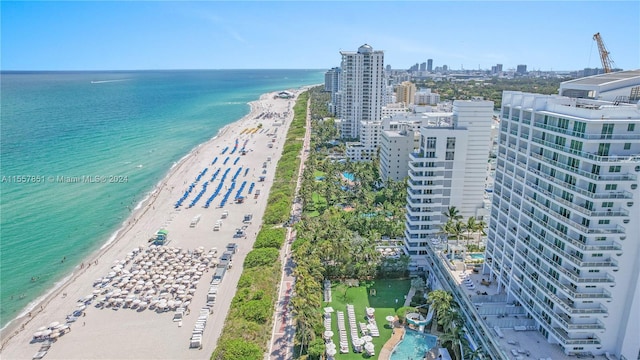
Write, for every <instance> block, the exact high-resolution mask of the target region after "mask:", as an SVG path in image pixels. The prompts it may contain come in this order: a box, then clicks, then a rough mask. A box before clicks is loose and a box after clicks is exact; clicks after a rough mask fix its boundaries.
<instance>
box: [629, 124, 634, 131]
mask: <svg viewBox="0 0 640 360" xmlns="http://www.w3.org/2000/svg"><path fill="white" fill-rule="evenodd" d="M635 129H636V124H629V125H627V131H634V130H635Z"/></svg>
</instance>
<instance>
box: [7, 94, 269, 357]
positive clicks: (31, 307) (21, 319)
mask: <svg viewBox="0 0 640 360" xmlns="http://www.w3.org/2000/svg"><path fill="white" fill-rule="evenodd" d="M263 95H264V94H263ZM261 96H262V95H261ZM253 102H254V101H251V102H249V105H250V106H252V105H251V103H253ZM252 112H253V109H250V110H249V114H247V115H245V116H243V117H242V118H240V119H239V120H236V121H234V122H233V123H230V124H227V125H225V126H223V127H222V128H220V130H218V132H217V133H216V135H214V136H213V137H212V138H210V139H208V140H207V141H205V142H203V143H200V144H198V145H196V146H195V147H194V148H193V149H191V150H190V151H189V152H188V153H187V154H186V155H184V156H183V157H181V158H180V159H179V160H178V161H176V162H174V163H173V164H172V165H171V167H169V170H167V172H166V174H165V175H164V176H163V177H162V179H161V180H160V181H159V182H158V183H157V184H156V185H155V186H154V187H153V190H151V191H148V192H147V193H146V194H145V196H144V197H143V198H142V199H141V200H140V201H139V202H138V203H137V204H136V206H135V207H134V208H133V211H132V212H131V214H129V216H128V217H127V218H126V219H125V220H124V221H123V222H122V223H121V224H120V227H119V228H118V229H116V230H114V231H113V232H112V233H111V235H109V237H108V238H107V240H106V241H105V242H104V243H103V244H102V245H100V247H99V248H98V249H97V250H94V251H93V252H91V253H90V254H89V255H88V256H87V258H93V259H94V260H93V261H95V259H97V258H100V257H101V256H102V255H103V253H104V252H106V251H107V250H108V249H109V248H110V247H111V246H113V245H114V243H116V242H118V240H120V238H121V237H123V236H124V235H125V234H126V233H127V232H128V231H129V230H130V228H131V227H132V226H133V225H132V224H131V221H132V220H135V219H136V215H137V212H138V211H140V209H144V208H148V206H149V205H151V206H153V202H151V203H147V202H148V201H149V200H150V199H152V198H153V195H154V194H157V193H158V192H160V191H161V190H162V187H163V186H164V183H166V181H167V179H168V178H169V177H171V176H172V173H173V171H174V170H176V169H179V168H180V167H181V166H182V164H184V163H185V162H187V161H188V159H189V158H190V157H192V156H193V155H194V154H195V153H196V151H197V150H198V148H200V147H203V146H206V145H207V144H209V143H210V142H213V141H215V140H216V139H217V138H218V137H219V136H221V135H222V134H223V132H224V131H226V128H228V127H230V126H233V125H234V124H236V123H240V122H241V121H242V120H244V118H245V117H247V116H249V115H250V114H251V113H252ZM144 213H145V212H143V213H142V214H141V216H142V215H144ZM93 261H88V263H92V262H93ZM79 267H80V265H76V266H75V267H74V268H73V270H72V272H71V273H69V274H67V275H65V276H64V277H63V278H62V279H61V280H59V281H56V282H55V283H54V284H53V286H52V287H51V288H50V289H49V290H47V291H46V292H45V294H44V295H42V296H39V297H38V298H36V299H35V300H33V301H31V302H29V303H28V304H27V305H26V306H25V307H24V309H22V310H20V313H19V314H18V315H17V316H16V317H15V318H13V319H11V320H10V321H9V322H8V323H7V324H5V326H4V327H2V328H1V329H0V334H1V336H0V339H1V343H0V351H2V349H3V348H4V346H5V343H6V342H8V341H9V340H10V339H11V337H13V336H11V335H10V336H8V337H7V336H6V335H5V332H13V331H12V330H15V329H12V324H13V327H14V328H16V327H18V326H16V325H18V324H22V323H28V322H29V321H30V319H26V318H27V317H28V316H27V315H28V314H30V313H31V314H32V315H33V311H35V309H37V308H38V306H43V305H47V304H48V303H49V302H50V298H51V297H53V295H55V294H56V293H57V292H58V291H59V290H60V289H62V288H64V287H65V286H66V285H67V284H69V283H70V282H72V281H73V280H74V278H75V277H77V275H79V274H80V273H84V271H80V270H85V269H81V268H79ZM88 269H89V268H88V267H87V268H86V270H88ZM86 270H85V271H86ZM16 323H18V324H16Z"/></svg>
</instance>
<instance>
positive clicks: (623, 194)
mask: <svg viewBox="0 0 640 360" xmlns="http://www.w3.org/2000/svg"><path fill="white" fill-rule="evenodd" d="M528 170H529V172H531V173H533V174H535V175H537V176H540V177H542V178H544V179H545V180H548V181H551V182H553V183H556V184H558V185H560V186H561V187H562V188H563V189H569V190H571V191H574V192H576V193H578V194H580V195H583V196H586V197H588V198H591V199H632V198H633V194H631V193H630V192H627V191H609V192H606V193H605V192H602V193H593V192H590V191H587V190H585V189H582V188H579V187H576V186H573V185H571V184H568V183H566V182H564V181H562V180H560V179H558V178H557V177H552V176H550V175H548V174H546V173H544V172H542V171H539V170H537V169H535V168H533V167H532V166H529V167H528Z"/></svg>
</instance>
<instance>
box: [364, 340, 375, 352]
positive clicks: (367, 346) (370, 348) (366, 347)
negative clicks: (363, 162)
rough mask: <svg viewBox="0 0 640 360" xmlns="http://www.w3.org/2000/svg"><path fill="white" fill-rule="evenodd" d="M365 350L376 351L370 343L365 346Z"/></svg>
mask: <svg viewBox="0 0 640 360" xmlns="http://www.w3.org/2000/svg"><path fill="white" fill-rule="evenodd" d="M364 349H365V350H367V351H369V352H371V351H373V349H374V345H373V343H370V342H368V343H366V344H364Z"/></svg>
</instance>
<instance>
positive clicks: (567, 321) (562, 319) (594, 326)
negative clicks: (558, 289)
mask: <svg viewBox="0 0 640 360" xmlns="http://www.w3.org/2000/svg"><path fill="white" fill-rule="evenodd" d="M525 273H526V274H527V275H528V276H529V278H531V279H533V280H534V284H535V285H537V283H536V282H535V278H534V277H533V275H532V274H531V273H528V272H526V271H525ZM514 280H516V282H518V285H519V286H520V288H521V289H525V291H526V292H527V293H528V294H529V296H530V298H532V299H533V300H534V301H535V303H536V304H537V305H538V306H539V307H541V308H544V309H545V310H546V311H547V314H548V315H550V316H551V317H552V318H553V320H555V321H556V322H558V323H560V324H562V325H563V326H564V329H569V330H599V329H604V324H602V323H601V322H599V321H597V320H596V321H597V322H596V323H590V324H576V323H573V322H571V318H570V317H569V316H568V315H566V314H562V313H557V312H555V311H554V310H553V309H552V308H551V307H549V305H547V304H546V303H544V302H543V301H541V300H540V299H539V298H538V296H536V293H534V292H533V289H532V287H529V286H527V285H526V284H525V283H524V282H523V281H522V280H520V278H518V277H517V276H516V277H514ZM540 292H541V293H543V294H545V295H547V297H549V298H552V299H553V300H555V302H560V303H561V302H562V300H560V298H558V297H557V296H555V295H554V294H553V293H548V292H547V291H544V289H542V290H541V291H540ZM530 310H532V311H535V309H534V308H531V309H530Z"/></svg>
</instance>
